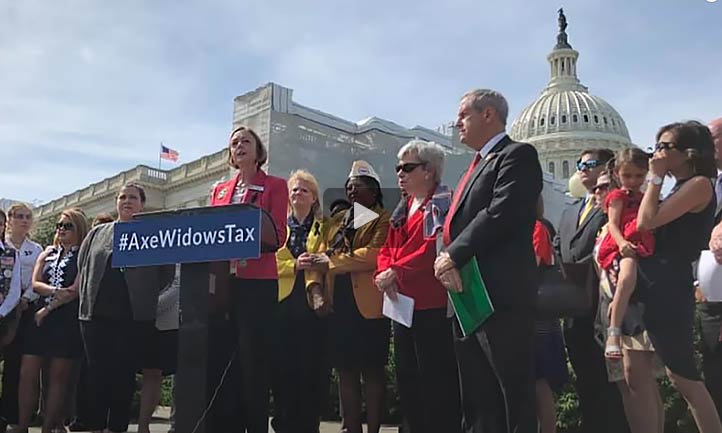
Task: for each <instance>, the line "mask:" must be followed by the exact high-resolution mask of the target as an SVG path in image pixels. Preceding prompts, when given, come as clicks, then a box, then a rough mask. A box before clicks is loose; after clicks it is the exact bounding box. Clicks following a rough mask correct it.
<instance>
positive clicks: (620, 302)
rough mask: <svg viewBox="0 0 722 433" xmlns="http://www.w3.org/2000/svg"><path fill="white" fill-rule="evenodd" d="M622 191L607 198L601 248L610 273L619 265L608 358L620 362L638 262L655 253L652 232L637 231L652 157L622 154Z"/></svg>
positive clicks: (618, 167)
mask: <svg viewBox="0 0 722 433" xmlns="http://www.w3.org/2000/svg"><path fill="white" fill-rule="evenodd" d="M610 164H613V167H612V171H613V174H614V176H615V177H616V181H617V183H618V184H619V185H621V187H620V188H617V189H614V190H613V191H611V192H610V193H609V195H607V198H606V200H605V202H604V204H603V205H604V207H605V209H606V210H607V215H608V216H609V223H608V225H607V234H606V235H605V237H604V239H602V241H601V243H600V246H599V263H600V266H601V267H602V268H603V269H604V270H606V271H610V270H612V269H613V267H614V265H615V263H618V264H619V275H618V278H617V284H616V290H615V291H614V298H613V300H612V302H611V304H610V305H609V311H608V315H609V328H608V329H607V343H606V348H605V350H604V356H606V357H607V358H611V359H619V358H621V356H622V349H621V346H620V340H621V336H622V331H621V326H622V321H623V319H624V314H625V313H626V311H627V306H628V305H629V299H630V297H631V296H632V293H633V292H634V289H635V287H636V285H637V258H638V257H649V256H651V255H652V253H653V252H654V237H653V236H652V233H651V232H649V231H639V230H637V212H638V211H639V206H640V205H641V203H642V197H643V193H642V191H641V188H642V185H643V184H644V182H645V179H646V177H647V171H648V167H649V155H647V154H646V153H644V152H643V151H642V150H641V149H639V148H636V147H633V148H628V149H624V150H622V151H620V152H619V153H618V154H617V156H616V157H615V158H614V159H613V160H612V161H610Z"/></svg>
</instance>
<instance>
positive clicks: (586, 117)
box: [584, 114, 589, 123]
mask: <svg viewBox="0 0 722 433" xmlns="http://www.w3.org/2000/svg"><path fill="white" fill-rule="evenodd" d="M584 123H589V115H588V114H585V115H584Z"/></svg>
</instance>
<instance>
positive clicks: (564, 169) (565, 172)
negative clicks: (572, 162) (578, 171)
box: [562, 161, 569, 179]
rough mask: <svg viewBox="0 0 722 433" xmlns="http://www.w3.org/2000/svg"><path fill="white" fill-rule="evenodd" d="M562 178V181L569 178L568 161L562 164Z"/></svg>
mask: <svg viewBox="0 0 722 433" xmlns="http://www.w3.org/2000/svg"><path fill="white" fill-rule="evenodd" d="M562 177H563V178H564V179H567V178H569V161H564V162H562Z"/></svg>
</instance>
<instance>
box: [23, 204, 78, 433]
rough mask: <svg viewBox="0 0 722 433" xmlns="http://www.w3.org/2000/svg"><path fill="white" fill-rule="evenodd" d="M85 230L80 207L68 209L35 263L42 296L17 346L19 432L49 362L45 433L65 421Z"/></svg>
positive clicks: (27, 419) (35, 280)
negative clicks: (79, 252)
mask: <svg viewBox="0 0 722 433" xmlns="http://www.w3.org/2000/svg"><path fill="white" fill-rule="evenodd" d="M87 233H88V223H87V220H86V217H85V214H83V213H82V212H81V211H80V210H77V209H66V210H65V211H63V212H62V213H61V214H60V218H59V219H58V222H57V224H56V225H55V237H54V239H53V245H52V246H50V247H48V248H47V249H46V250H45V251H43V252H42V253H41V254H40V256H39V257H38V260H37V262H36V264H35V269H34V271H33V278H32V286H33V290H34V291H35V293H37V294H38V295H39V296H40V299H39V300H38V301H37V302H36V303H35V304H36V305H37V307H38V308H39V311H38V310H37V308H36V309H33V310H32V311H37V313H36V314H35V324H32V325H30V326H29V327H28V328H27V330H26V331H27V332H26V335H25V338H24V341H23V345H22V348H21V351H22V354H23V357H22V367H21V370H20V387H19V394H18V402H19V408H20V411H19V422H18V426H17V429H16V430H15V431H17V432H26V431H27V430H28V427H29V424H30V418H31V416H32V413H33V410H35V405H36V404H37V401H38V391H39V385H40V382H39V380H40V371H41V369H42V368H43V366H44V365H45V364H46V363H49V367H50V369H49V377H50V383H49V389H48V402H47V407H46V410H45V419H44V420H43V428H42V431H43V433H50V432H52V431H53V430H54V429H55V428H56V427H58V426H61V427H62V425H63V419H62V411H63V409H64V401H65V396H66V393H67V392H68V387H69V386H70V384H69V378H70V376H71V372H72V369H73V367H74V365H75V362H76V361H77V360H79V359H80V358H81V357H82V353H83V349H82V342H81V339H80V328H79V327H78V291H77V281H76V276H77V273H78V257H77V253H78V248H79V247H80V244H81V243H82V241H83V239H84V238H85V235H86V234H87Z"/></svg>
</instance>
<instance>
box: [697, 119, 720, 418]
mask: <svg viewBox="0 0 722 433" xmlns="http://www.w3.org/2000/svg"><path fill="white" fill-rule="evenodd" d="M709 129H710V131H711V132H712V138H713V139H714V147H715V159H716V160H717V168H718V169H722V117H720V118H719V119H716V120H713V121H712V122H711V123H710V124H709ZM715 193H716V195H717V211H716V212H715V217H714V218H715V228H714V230H713V231H712V236H711V238H712V239H710V240H711V241H712V240H714V238H719V237H720V236H722V175H719V176H717V182H716V183H715ZM710 244H711V245H710V247H714V246H715V245H714V242H710ZM695 270H696V269H695ZM697 293H698V296H697V299H698V300H699V301H700V302H699V304H697V311H698V312H699V320H700V330H701V333H702V344H701V352H702V370H703V371H704V382H705V384H706V385H707V390H709V393H710V395H711V396H712V400H714V404H715V406H716V407H717V412H718V413H720V414H722V344H720V329H721V328H722V302H707V301H706V300H705V299H704V298H703V297H702V296H700V292H699V290H697Z"/></svg>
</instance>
